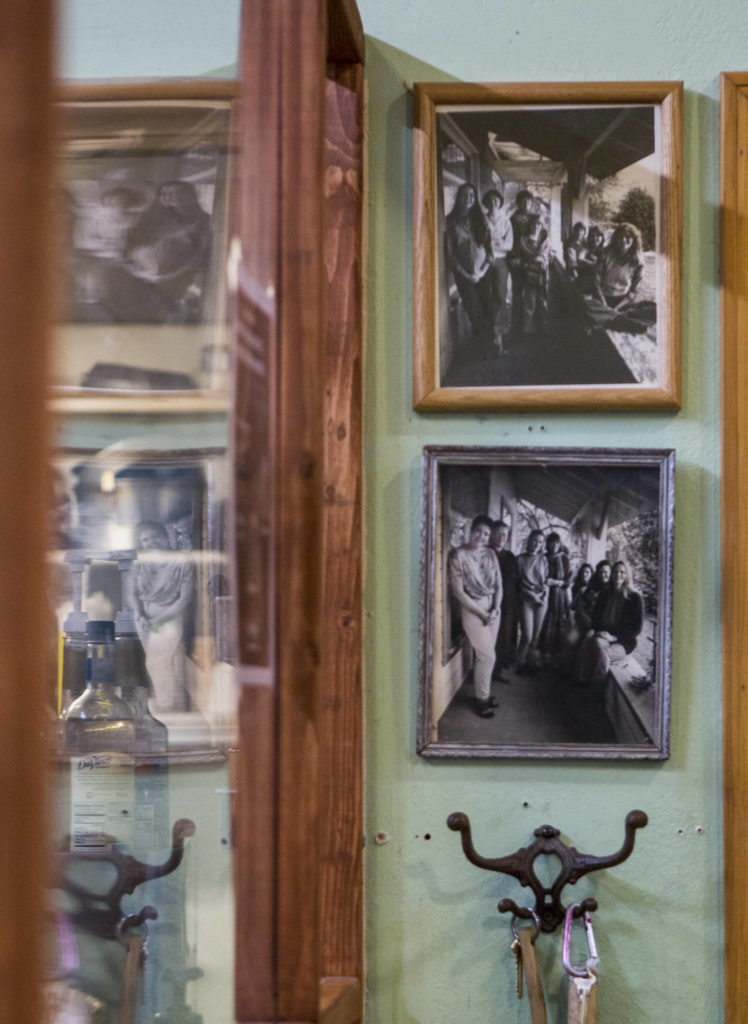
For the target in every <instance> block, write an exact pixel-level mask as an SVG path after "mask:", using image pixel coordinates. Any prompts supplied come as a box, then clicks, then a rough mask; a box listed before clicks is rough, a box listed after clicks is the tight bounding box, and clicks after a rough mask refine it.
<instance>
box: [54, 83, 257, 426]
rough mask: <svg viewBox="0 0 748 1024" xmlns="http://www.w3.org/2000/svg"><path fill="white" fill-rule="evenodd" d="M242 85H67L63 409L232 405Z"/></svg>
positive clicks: (57, 369) (58, 378) (59, 373)
mask: <svg viewBox="0 0 748 1024" xmlns="http://www.w3.org/2000/svg"><path fill="white" fill-rule="evenodd" d="M236 93H237V87H236V83H234V82H197V83H193V82H176V83H175V82H168V83H139V84H127V85H96V86H85V85H81V86H68V87H65V88H63V89H61V90H60V93H59V104H60V112H61V118H60V120H61V123H62V132H61V141H60V147H61V159H60V161H59V164H58V166H59V168H60V180H59V188H58V193H57V194H58V196H59V206H60V210H61V225H62V230H61V240H62V249H63V260H61V262H62V263H63V266H62V283H61V288H60V301H61V310H60V324H59V326H58V329H57V343H56V346H55V352H54V358H53V361H52V373H51V383H52V385H53V388H52V395H53V397H54V398H55V399H56V400H57V402H58V403H60V408H61V410H62V411H97V412H98V411H102V410H103V411H112V410H115V411H116V410H117V409H118V408H120V407H124V408H125V409H128V410H129V409H133V408H134V407H135V406H137V408H138V410H139V411H151V410H152V409H153V408H157V407H158V406H159V402H160V404H161V405H163V401H164V399H166V400H168V401H170V402H171V403H172V405H173V403H174V401H175V400H176V401H179V402H181V404H182V410H183V411H186V412H200V411H222V410H223V409H225V408H226V407H227V402H226V397H225V396H226V394H227V390H228V374H229V366H228V363H229V355H228V316H227V308H226V270H225V266H226V259H227V254H228V245H229V232H230V228H229V223H230V210H229V204H230V193H231V180H230V179H231V174H232V173H233V169H232V168H233V155H234V154H233V151H234V148H235V142H234V129H233V126H232V122H233V120H234V110H233V107H234V100H235V97H236ZM82 400H83V401H82Z"/></svg>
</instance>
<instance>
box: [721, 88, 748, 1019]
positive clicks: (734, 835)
mask: <svg viewBox="0 0 748 1024" xmlns="http://www.w3.org/2000/svg"><path fill="white" fill-rule="evenodd" d="M721 133H722V138H721V149H722V154H721V155H722V160H721V179H722V180H721V206H722V239H721V242H722V246H721V248H722V281H721V289H722V700H723V713H722V723H723V757H724V770H723V788H724V851H725V900H724V908H725V1021H726V1024H743V1022H744V1021H745V1020H747V1019H748V919H746V914H745V907H746V904H747V903H748V868H747V867H746V858H745V851H746V849H748V742H746V735H747V730H748V693H747V692H746V686H745V671H746V661H747V660H748V633H747V632H746V619H748V529H747V528H746V527H747V525H748V524H747V523H746V508H747V507H748V503H747V502H746V498H748V448H747V447H746V438H748V361H747V360H746V352H747V351H748V348H747V346H748V329H746V325H747V324H748V259H747V258H746V253H747V252H748V146H747V143H748V74H730V75H727V74H723V75H722V114H721Z"/></svg>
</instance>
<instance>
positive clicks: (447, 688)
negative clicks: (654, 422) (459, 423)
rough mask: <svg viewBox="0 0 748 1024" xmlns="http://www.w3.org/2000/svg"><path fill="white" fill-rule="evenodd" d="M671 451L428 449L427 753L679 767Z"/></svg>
mask: <svg viewBox="0 0 748 1024" xmlns="http://www.w3.org/2000/svg"><path fill="white" fill-rule="evenodd" d="M674 486H675V453H674V451H672V450H671V449H619V448H492V447H465V446H454V447H451V446H429V447H426V448H424V451H423V521H422V522H423V525H422V531H423V532H422V544H421V583H420V593H419V602H420V608H419V612H420V615H419V637H420V664H419V701H418V725H417V749H418V753H419V754H422V755H423V756H425V757H440V758H441V757H448V758H449V757H542V758H553V757H557V758H607V759H614V760H622V759H650V760H658V759H659V760H662V759H665V758H667V757H668V756H669V753H670V751H669V710H670V674H671V646H672V589H673V511H674V508H673V506H674Z"/></svg>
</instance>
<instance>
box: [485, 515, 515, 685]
mask: <svg viewBox="0 0 748 1024" xmlns="http://www.w3.org/2000/svg"><path fill="white" fill-rule="evenodd" d="M491 547H492V548H493V549H494V551H495V552H496V557H497V558H498V560H499V568H500V569H501V588H502V595H501V623H500V625H499V634H498V636H497V638H496V666H495V668H494V679H496V680H497V681H498V682H500V683H506V682H508V680H506V679H504V678H503V677H502V676H501V670H502V669H506V668H512V667H513V666H514V664H515V663H516V660H517V633H518V629H519V590H518V585H519V568H518V566H517V556H516V555H515V554H514V553H513V552H512V551H510V550H509V527H508V526H507V524H506V523H505V522H503V521H502V520H501V519H496V520H494V523H493V528H492V530H491Z"/></svg>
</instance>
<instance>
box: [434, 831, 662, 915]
mask: <svg viewBox="0 0 748 1024" xmlns="http://www.w3.org/2000/svg"><path fill="white" fill-rule="evenodd" d="M647 821H648V818H647V815H646V814H645V813H644V811H629V813H628V814H627V815H626V832H625V836H624V840H623V846H622V847H621V848H620V850H618V852H617V853H612V854H610V856H608V857H593V856H591V855H590V854H588V853H579V851H578V850H576V849H575V848H574V847H573V846H567V845H566V844H565V843H563V842H562V841H561V840H560V839H559V836H560V834H561V833H560V832H559V830H558V829H557V828H554V827H553V825H541V826H540V828H536V829H535V832H534V833H533V834H534V835H535V836H536V837H537V838H536V839H535V842H533V843H531V844H530V845H529V846H524V847H522V848H521V849H519V850H517V852H516V853H512V854H510V855H509V856H508V857H481V855H480V854H479V853H478V852H477V851H476V849H475V847H474V846H473V840H472V836H471V834H470V819H469V818H468V816H467V814H463V813H462V811H455V812H454V813H453V814H450V816H449V817H448V818H447V825H448V826H449V827H450V828H451V829H452V831H453V832H459V833H460V834H461V837H462V849H463V852H464V854H465V856H466V857H467V859H468V860H469V861H470V862H471V863H472V864H475V865H476V866H477V867H479V868H485V869H486V870H487V871H500V872H502V873H503V874H505V875H511V876H512V877H513V878H516V879H517V881H518V882H519V883H520V884H521V885H525V886H530V888H531V889H532V891H533V892H534V893H535V913H536V914H537V915H538V917H539V918H540V927H541V928H542V930H543V931H544V932H552V931H554V929H555V928H556V927H557V926H558V925H559V924H561V922H562V921H563V920H564V917H565V915H566V908H565V907H564V906H563V904H562V903H561V890H562V889H563V887H564V886H565V885H567V884H568V885H576V883H577V882H578V881H579V879H580V878H581V877H582V875H586V874H589V872H590V871H599V870H600V869H601V868H612V867H614V866H615V865H616V864H621V863H622V862H623V861H624V860H626V858H627V857H628V856H629V855H630V854H631V851H632V850H633V849H634V837H635V833H636V830H637V829H638V828H644V826H645V825H646V824H647ZM541 854H546V855H547V854H555V856H556V857H558V859H559V860H560V861H561V870H560V872H559V873H558V876H557V877H556V880H555V881H554V882H553V884H552V885H551V887H550V888H549V889H548V888H546V887H545V886H544V885H543V883H542V882H541V881H540V879H539V878H538V876H537V875H536V874H535V870H534V863H535V858H536V857H539V856H540V855H541ZM593 910H597V900H595V899H593V898H592V897H588V898H587V899H586V900H583V901H582V902H581V903H579V904H578V909H575V911H574V917H579V916H580V915H582V914H583V913H584V912H585V911H593ZM509 912H511V913H512V914H514V915H515V916H516V917H523V918H528V919H529V918H531V917H532V911H531V910H530V909H529V908H528V907H518V906H517V904H516V903H515V902H514V900H510V899H502V900H500V901H499V913H501V914H506V913H509Z"/></svg>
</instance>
